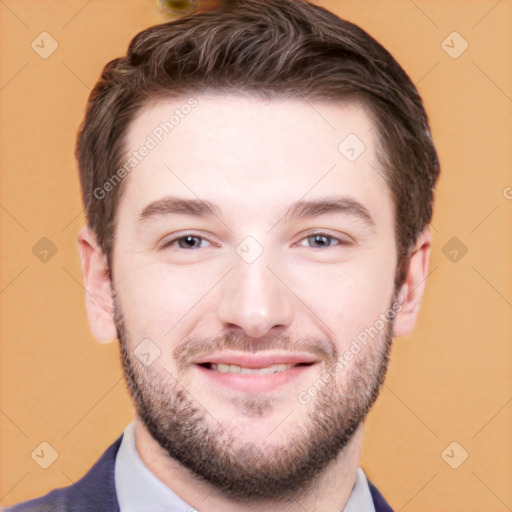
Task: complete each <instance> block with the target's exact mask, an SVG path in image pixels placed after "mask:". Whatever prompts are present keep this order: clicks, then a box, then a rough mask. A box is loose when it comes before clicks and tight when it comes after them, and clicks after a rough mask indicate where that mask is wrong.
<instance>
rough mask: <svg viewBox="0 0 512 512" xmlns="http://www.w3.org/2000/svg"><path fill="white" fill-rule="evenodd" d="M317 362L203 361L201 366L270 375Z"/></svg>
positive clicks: (233, 371) (247, 373)
mask: <svg viewBox="0 0 512 512" xmlns="http://www.w3.org/2000/svg"><path fill="white" fill-rule="evenodd" d="M312 364H315V363H297V364H284V363H276V364H271V365H269V366H264V367H248V366H240V365H238V364H230V363H201V364H199V366H201V367H202V368H206V369H207V370H212V371H214V372H220V373H240V374H242V375H268V374H271V373H278V372H285V371H287V370H289V369H290V368H295V367H297V366H311V365H312Z"/></svg>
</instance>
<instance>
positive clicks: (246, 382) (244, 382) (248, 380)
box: [195, 364, 316, 393]
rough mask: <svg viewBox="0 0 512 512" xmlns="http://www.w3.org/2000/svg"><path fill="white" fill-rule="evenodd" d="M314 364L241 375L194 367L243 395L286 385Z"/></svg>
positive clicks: (207, 376) (216, 381) (212, 379)
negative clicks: (272, 371)
mask: <svg viewBox="0 0 512 512" xmlns="http://www.w3.org/2000/svg"><path fill="white" fill-rule="evenodd" d="M314 366H316V364H312V365H309V366H293V367H292V368H290V369H288V370H285V371H283V372H275V373H266V374H260V375H258V374H241V373H222V372H219V371H217V370H210V369H208V368H204V367H203V366H199V365H195V367H196V368H197V369H198V370H199V371H200V372H201V373H202V374H203V375H204V376H205V377H206V378H208V379H211V381H213V382H215V383H217V384H221V385H223V386H226V387H228V388H231V389H235V390H237V391H243V392H245V393H258V392H265V391H272V390H274V389H276V388H278V387H279V386H282V385H283V384H287V383H289V382H291V381H293V380H295V379H298V378H299V377H301V376H302V375H304V374H305V373H306V372H308V371H309V370H310V369H311V368H312V367H314Z"/></svg>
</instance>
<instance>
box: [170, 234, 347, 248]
mask: <svg viewBox="0 0 512 512" xmlns="http://www.w3.org/2000/svg"><path fill="white" fill-rule="evenodd" d="M317 236H322V237H325V238H328V239H330V240H336V241H337V242H338V243H337V244H334V245H326V246H324V247H311V249H325V248H329V247H335V246H339V245H344V246H349V245H352V244H353V242H351V241H348V240H342V239H339V238H336V237H334V236H331V235H329V234H327V233H323V232H321V231H314V232H312V233H308V234H307V235H306V236H305V237H304V238H302V239H301V240H300V241H303V240H306V239H308V238H313V237H317ZM186 238H197V239H199V240H206V238H204V237H202V236H198V235H194V234H193V233H188V234H186V235H183V236H180V237H178V238H173V239H172V240H169V241H168V242H166V243H165V244H164V246H163V248H164V249H166V248H168V247H171V246H172V245H173V244H174V243H175V242H179V241H180V240H185V239H186ZM178 249H183V250H197V249H201V247H188V248H184V247H178Z"/></svg>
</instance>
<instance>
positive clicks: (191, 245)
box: [163, 234, 210, 249]
mask: <svg viewBox="0 0 512 512" xmlns="http://www.w3.org/2000/svg"><path fill="white" fill-rule="evenodd" d="M201 241H203V242H207V243H210V242H208V241H207V240H206V239H205V238H202V237H200V236H197V235H192V234H187V235H184V236H180V237H179V238H173V239H172V240H169V241H168V242H165V244H164V245H163V248H164V249H165V248H167V247H172V246H174V244H175V243H176V242H178V249H200V248H201V245H200V244H201ZM203 247H204V246H203Z"/></svg>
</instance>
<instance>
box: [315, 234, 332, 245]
mask: <svg viewBox="0 0 512 512" xmlns="http://www.w3.org/2000/svg"><path fill="white" fill-rule="evenodd" d="M313 238H314V240H315V243H320V245H329V237H327V236H325V235H314V236H313Z"/></svg>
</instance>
